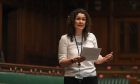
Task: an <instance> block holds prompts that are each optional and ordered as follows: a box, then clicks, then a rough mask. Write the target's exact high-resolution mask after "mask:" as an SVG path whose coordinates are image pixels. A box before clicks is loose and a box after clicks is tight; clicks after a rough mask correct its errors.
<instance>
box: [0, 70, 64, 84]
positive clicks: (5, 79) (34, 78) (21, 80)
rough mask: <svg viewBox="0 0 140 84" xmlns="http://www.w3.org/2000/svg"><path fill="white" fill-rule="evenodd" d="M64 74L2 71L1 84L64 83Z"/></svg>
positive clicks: (0, 75)
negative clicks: (48, 74)
mask: <svg viewBox="0 0 140 84" xmlns="http://www.w3.org/2000/svg"><path fill="white" fill-rule="evenodd" d="M63 80H64V78H63V76H46V75H32V74H24V73H23V74H22V73H11V72H0V84H64V81H63Z"/></svg>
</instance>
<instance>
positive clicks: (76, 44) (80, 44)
mask: <svg viewBox="0 0 140 84" xmlns="http://www.w3.org/2000/svg"><path fill="white" fill-rule="evenodd" d="M74 39H75V43H76V47H77V51H78V55H79V56H81V53H80V50H79V48H78V42H77V40H76V37H75V36H74ZM80 45H81V52H82V46H83V37H82V39H81V43H80Z"/></svg>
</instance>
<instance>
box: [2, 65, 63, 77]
mask: <svg viewBox="0 0 140 84" xmlns="http://www.w3.org/2000/svg"><path fill="white" fill-rule="evenodd" d="M0 71H1V72H16V73H27V74H39V75H63V74H64V70H63V68H61V67H50V66H37V65H25V64H12V63H0Z"/></svg>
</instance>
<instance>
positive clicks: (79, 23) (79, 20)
mask: <svg viewBox="0 0 140 84" xmlns="http://www.w3.org/2000/svg"><path fill="white" fill-rule="evenodd" d="M85 24H86V16H85V14H83V13H78V14H77V16H76V18H75V24H74V27H75V28H76V30H77V29H78V30H83V29H84V28H85Z"/></svg>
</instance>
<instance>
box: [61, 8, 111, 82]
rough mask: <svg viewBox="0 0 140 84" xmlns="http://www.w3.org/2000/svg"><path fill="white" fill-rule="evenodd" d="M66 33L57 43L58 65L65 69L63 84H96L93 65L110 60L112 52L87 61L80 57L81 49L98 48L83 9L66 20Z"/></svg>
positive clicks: (74, 12) (77, 10)
mask: <svg viewBox="0 0 140 84" xmlns="http://www.w3.org/2000/svg"><path fill="white" fill-rule="evenodd" d="M67 28H68V29H69V31H68V33H67V34H65V35H62V36H61V39H60V41H59V50H58V51H59V53H58V55H59V63H60V65H61V66H63V67H64V68H65V74H64V84H97V83H98V81H97V77H96V68H95V66H94V63H96V64H101V63H104V62H106V61H108V60H110V59H111V58H112V56H113V55H112V54H113V52H111V53H109V54H107V55H106V56H104V57H103V56H102V55H99V57H98V59H97V60H92V61H87V60H86V58H85V57H83V56H80V54H81V51H82V48H83V47H90V48H93V47H94V48H98V46H97V41H96V37H95V35H94V34H93V33H90V32H89V31H88V29H89V28H90V16H89V14H88V13H87V11H86V10H84V9H76V10H74V11H72V13H71V14H70V15H69V17H68V19H67Z"/></svg>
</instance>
